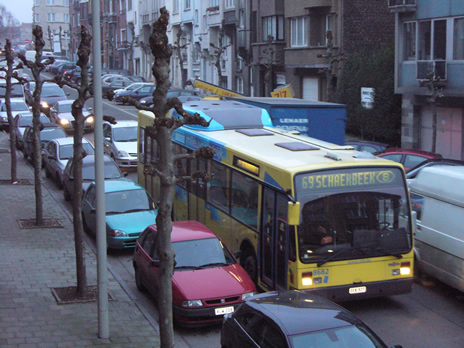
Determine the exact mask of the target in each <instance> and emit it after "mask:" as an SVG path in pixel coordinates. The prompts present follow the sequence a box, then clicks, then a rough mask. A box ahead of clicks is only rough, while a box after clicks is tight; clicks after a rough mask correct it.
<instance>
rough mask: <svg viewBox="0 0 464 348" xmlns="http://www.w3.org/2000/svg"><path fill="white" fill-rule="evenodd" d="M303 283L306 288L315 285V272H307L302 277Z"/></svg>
mask: <svg viewBox="0 0 464 348" xmlns="http://www.w3.org/2000/svg"><path fill="white" fill-rule="evenodd" d="M301 282H302V284H303V285H304V286H310V285H313V272H306V273H303V274H302V275H301Z"/></svg>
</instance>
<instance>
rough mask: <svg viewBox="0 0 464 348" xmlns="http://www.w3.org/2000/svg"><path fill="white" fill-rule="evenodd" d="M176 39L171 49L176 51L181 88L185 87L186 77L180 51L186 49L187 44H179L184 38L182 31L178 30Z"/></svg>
mask: <svg viewBox="0 0 464 348" xmlns="http://www.w3.org/2000/svg"><path fill="white" fill-rule="evenodd" d="M176 37H177V39H176V42H175V44H174V45H173V46H172V48H173V49H174V50H175V51H176V55H177V59H178V61H179V69H180V76H181V88H184V87H185V81H186V79H187V77H186V76H185V73H184V57H183V55H182V51H183V50H184V49H185V47H187V45H188V44H187V43H184V44H181V41H182V40H183V39H184V38H185V32H184V31H183V30H182V29H179V31H178V32H177V35H176Z"/></svg>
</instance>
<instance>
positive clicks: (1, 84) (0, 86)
mask: <svg viewBox="0 0 464 348" xmlns="http://www.w3.org/2000/svg"><path fill="white" fill-rule="evenodd" d="M11 83H12V85H11V92H10V100H11V101H13V100H19V101H26V99H25V92H24V87H23V85H22V84H20V83H19V81H18V80H16V79H11ZM5 94H6V81H5V80H2V79H0V101H1V103H2V104H3V103H4V102H5Z"/></svg>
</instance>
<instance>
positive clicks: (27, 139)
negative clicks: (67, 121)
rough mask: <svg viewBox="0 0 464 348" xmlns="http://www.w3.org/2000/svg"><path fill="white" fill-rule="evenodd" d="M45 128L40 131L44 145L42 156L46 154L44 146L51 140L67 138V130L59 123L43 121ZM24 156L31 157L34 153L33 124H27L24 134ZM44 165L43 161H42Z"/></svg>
mask: <svg viewBox="0 0 464 348" xmlns="http://www.w3.org/2000/svg"><path fill="white" fill-rule="evenodd" d="M42 125H43V129H42V130H41V131H40V143H41V145H42V150H41V153H42V158H43V156H44V155H45V151H44V146H45V144H47V143H48V142H49V141H50V140H52V139H55V138H65V137H66V133H65V131H64V130H63V129H62V128H61V127H60V126H58V125H56V124H54V123H50V122H48V123H42ZM23 139H24V141H23V156H24V158H25V159H28V158H31V159H32V156H33V154H34V143H33V126H32V125H29V126H26V129H25V130H24V136H23ZM42 165H43V161H42Z"/></svg>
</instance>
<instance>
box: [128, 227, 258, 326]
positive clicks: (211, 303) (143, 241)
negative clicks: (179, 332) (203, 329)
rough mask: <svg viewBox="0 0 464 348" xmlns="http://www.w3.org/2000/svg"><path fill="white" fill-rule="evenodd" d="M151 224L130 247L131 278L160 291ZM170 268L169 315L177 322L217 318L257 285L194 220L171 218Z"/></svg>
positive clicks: (144, 287)
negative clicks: (173, 262) (172, 259)
mask: <svg viewBox="0 0 464 348" xmlns="http://www.w3.org/2000/svg"><path fill="white" fill-rule="evenodd" d="M156 235H157V229H156V225H151V226H149V227H147V229H146V230H145V231H144V232H143V233H142V234H141V235H140V237H139V238H138V240H137V243H136V246H135V250H134V261H133V265H134V270H135V283H136V285H137V288H138V289H139V290H140V291H144V290H148V291H149V292H150V293H151V294H153V296H155V297H156V296H157V294H158V293H159V291H158V288H159V282H158V272H159V260H158V258H157V251H156V243H157V238H156ZM171 242H172V247H173V249H174V251H175V255H176V256H175V269H174V275H173V277H172V301H173V304H172V305H173V306H172V307H173V316H174V320H175V322H176V323H177V324H179V325H182V326H197V325H205V324H209V323H216V322H222V320H223V317H224V314H227V313H232V312H233V311H234V310H235V309H236V308H237V307H238V305H240V304H241V303H243V302H244V300H245V299H247V298H248V297H250V296H253V295H254V294H255V293H256V287H255V285H254V283H253V281H252V280H251V278H250V277H249V275H248V274H247V273H246V271H245V270H244V269H243V268H242V267H241V266H240V263H239V262H237V260H236V259H235V257H234V256H233V255H232V253H231V252H230V250H229V249H228V248H227V247H226V246H225V245H224V243H223V242H222V241H221V240H220V239H219V238H218V237H217V236H216V235H215V234H214V232H212V231H211V230H209V229H208V228H207V227H206V226H204V225H203V224H201V223H199V222H196V221H175V222H173V223H172V233H171Z"/></svg>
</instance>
